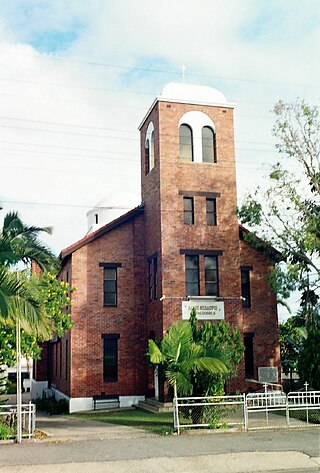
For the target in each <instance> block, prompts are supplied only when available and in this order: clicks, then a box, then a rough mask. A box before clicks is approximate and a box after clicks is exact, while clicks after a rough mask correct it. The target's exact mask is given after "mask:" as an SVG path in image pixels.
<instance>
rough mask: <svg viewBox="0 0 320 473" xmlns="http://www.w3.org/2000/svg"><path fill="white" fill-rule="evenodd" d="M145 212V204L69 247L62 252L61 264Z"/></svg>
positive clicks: (60, 256)
mask: <svg viewBox="0 0 320 473" xmlns="http://www.w3.org/2000/svg"><path fill="white" fill-rule="evenodd" d="M143 212H144V204H143V203H142V204H140V205H139V206H138V207H135V208H134V209H132V210H130V211H129V212H127V213H125V214H123V215H121V216H120V217H118V218H116V219H115V220H113V221H112V222H109V223H107V224H106V225H104V226H103V227H101V228H99V229H98V230H96V231H95V232H93V233H90V234H89V235H86V236H85V237H84V238H82V239H81V240H78V241H76V242H75V243H73V244H72V245H70V246H68V247H67V248H65V249H64V250H62V251H61V253H60V255H59V259H60V260H61V263H62V264H63V262H64V260H65V258H67V256H70V255H71V254H72V253H74V252H75V251H76V250H78V249H79V248H82V247H83V246H85V245H87V244H88V243H91V242H92V241H94V240H96V239H97V238H100V237H101V236H102V235H105V234H106V233H108V232H110V231H111V230H113V229H114V228H117V227H119V226H120V225H122V224H123V223H125V222H128V221H130V220H133V219H135V218H136V217H138V216H139V215H141V214H142V213H143Z"/></svg>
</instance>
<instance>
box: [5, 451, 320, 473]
mask: <svg viewBox="0 0 320 473" xmlns="http://www.w3.org/2000/svg"><path fill="white" fill-rule="evenodd" d="M319 466H320V458H319V459H318V461H316V460H315V459H310V458H309V457H308V456H307V455H305V454H304V453H301V452H281V453H275V452H246V453H229V454H220V455H197V456H192V457H189V456H188V457H174V458H172V457H171V458H167V457H161V458H146V459H141V460H122V461H102V462H101V461H100V462H85V463H59V470H60V471H63V472H64V473H88V472H90V473H115V472H117V473H150V472H152V473H173V472H174V473H198V472H201V473H230V472H232V473H253V472H254V473H259V472H263V473H267V472H268V473H271V472H276V471H277V472H290V473H293V472H299V471H301V472H304V473H311V472H315V471H319V470H318V468H319ZM43 472H46V473H56V472H57V465H56V464H45V465H44V464H42V465H41V464H36V465H35V464H33V465H11V466H4V467H1V473H43Z"/></svg>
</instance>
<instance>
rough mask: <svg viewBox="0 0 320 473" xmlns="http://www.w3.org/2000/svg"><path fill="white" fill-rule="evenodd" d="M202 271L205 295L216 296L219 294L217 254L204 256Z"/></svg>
mask: <svg viewBox="0 0 320 473" xmlns="http://www.w3.org/2000/svg"><path fill="white" fill-rule="evenodd" d="M204 272H205V290H206V296H218V295H219V280H218V257H217V256H205V257H204Z"/></svg>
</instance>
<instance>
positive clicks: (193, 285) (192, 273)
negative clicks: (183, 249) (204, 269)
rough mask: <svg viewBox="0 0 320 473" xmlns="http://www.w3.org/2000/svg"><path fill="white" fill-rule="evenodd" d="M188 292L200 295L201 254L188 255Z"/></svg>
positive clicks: (191, 294)
mask: <svg viewBox="0 0 320 473" xmlns="http://www.w3.org/2000/svg"><path fill="white" fill-rule="evenodd" d="M185 258H186V294H187V296H199V294H200V292H199V256H198V255H186V257H185Z"/></svg>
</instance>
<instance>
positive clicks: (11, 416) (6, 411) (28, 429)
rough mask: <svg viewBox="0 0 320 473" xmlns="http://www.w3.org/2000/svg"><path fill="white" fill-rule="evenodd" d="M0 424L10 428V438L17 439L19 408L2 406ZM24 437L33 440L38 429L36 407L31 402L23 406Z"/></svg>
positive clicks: (22, 424)
mask: <svg viewBox="0 0 320 473" xmlns="http://www.w3.org/2000/svg"><path fill="white" fill-rule="evenodd" d="M0 422H1V424H4V425H5V426H6V427H7V428H8V434H9V438H16V437H17V406H16V405H3V406H0ZM21 426H22V437H23V438H31V437H32V436H33V435H34V432H35V427H36V406H35V404H32V403H31V402H30V403H29V404H22V406H21Z"/></svg>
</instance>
